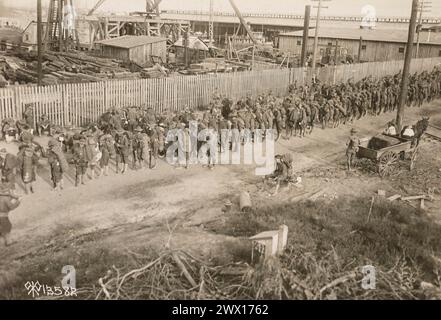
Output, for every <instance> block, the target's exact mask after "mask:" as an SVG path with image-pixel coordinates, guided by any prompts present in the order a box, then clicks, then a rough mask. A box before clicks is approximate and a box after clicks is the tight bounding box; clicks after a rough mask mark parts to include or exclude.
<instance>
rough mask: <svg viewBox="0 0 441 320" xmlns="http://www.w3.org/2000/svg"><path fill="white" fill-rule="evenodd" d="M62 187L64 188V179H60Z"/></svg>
mask: <svg viewBox="0 0 441 320" xmlns="http://www.w3.org/2000/svg"><path fill="white" fill-rule="evenodd" d="M60 189H61V190H63V189H64V180H63V179H61V180H60Z"/></svg>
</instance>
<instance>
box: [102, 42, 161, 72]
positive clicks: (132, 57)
mask: <svg viewBox="0 0 441 320" xmlns="http://www.w3.org/2000/svg"><path fill="white" fill-rule="evenodd" d="M166 43H167V39H166V38H161V37H149V36H122V37H118V38H113V39H109V40H103V41H99V42H98V43H97V44H98V46H99V50H100V53H101V55H102V56H103V57H106V58H112V59H119V60H123V61H132V62H135V63H138V64H140V65H145V64H146V63H147V62H150V61H151V58H152V57H160V58H161V59H162V61H164V62H165V61H166V56H167V45H166Z"/></svg>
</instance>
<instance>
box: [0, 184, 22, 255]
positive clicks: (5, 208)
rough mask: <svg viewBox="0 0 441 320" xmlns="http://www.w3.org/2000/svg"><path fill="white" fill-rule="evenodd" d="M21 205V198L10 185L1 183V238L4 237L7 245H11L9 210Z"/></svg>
mask: <svg viewBox="0 0 441 320" xmlns="http://www.w3.org/2000/svg"><path fill="white" fill-rule="evenodd" d="M19 205H20V201H19V198H18V197H16V196H14V195H13V194H12V193H11V191H10V189H9V187H8V186H7V185H5V184H3V183H2V184H1V185H0V238H2V239H3V241H4V244H5V246H6V247H7V246H9V245H10V244H11V242H10V241H9V236H10V234H11V230H12V225H11V221H9V212H11V211H13V210H15V209H17V208H18V206H19Z"/></svg>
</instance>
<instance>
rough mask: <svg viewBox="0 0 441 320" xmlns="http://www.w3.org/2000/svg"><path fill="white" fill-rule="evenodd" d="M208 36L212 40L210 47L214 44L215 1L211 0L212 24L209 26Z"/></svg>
mask: <svg viewBox="0 0 441 320" xmlns="http://www.w3.org/2000/svg"><path fill="white" fill-rule="evenodd" d="M208 36H209V38H210V46H213V42H214V0H210V22H209V25H208Z"/></svg>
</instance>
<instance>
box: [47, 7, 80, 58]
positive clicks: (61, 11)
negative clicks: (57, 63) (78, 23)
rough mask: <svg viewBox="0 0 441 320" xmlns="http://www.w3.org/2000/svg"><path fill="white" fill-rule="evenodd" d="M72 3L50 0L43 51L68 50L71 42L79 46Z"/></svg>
mask: <svg viewBox="0 0 441 320" xmlns="http://www.w3.org/2000/svg"><path fill="white" fill-rule="evenodd" d="M73 2H74V0H50V3H49V9H48V14H47V27H46V32H45V35H44V40H43V43H44V48H45V49H50V50H58V51H62V50H64V49H68V47H69V46H70V43H69V42H71V41H74V42H76V44H77V46H79V38H78V32H77V30H76V28H75V9H74V4H73Z"/></svg>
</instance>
